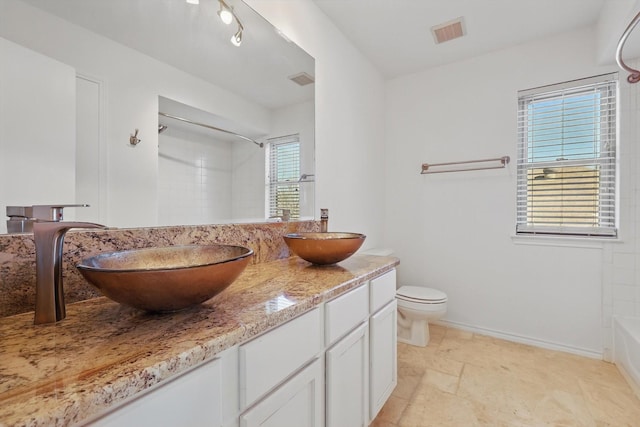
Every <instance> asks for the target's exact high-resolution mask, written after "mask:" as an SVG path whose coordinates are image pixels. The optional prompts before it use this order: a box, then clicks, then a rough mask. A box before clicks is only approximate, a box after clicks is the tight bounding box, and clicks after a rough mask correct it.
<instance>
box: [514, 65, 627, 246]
mask: <svg viewBox="0 0 640 427" xmlns="http://www.w3.org/2000/svg"><path fill="white" fill-rule="evenodd" d="M596 91H599V92H600V93H601V94H602V93H605V94H606V96H605V97H603V96H602V95H601V96H600V107H599V108H598V110H597V113H598V114H597V115H596V116H594V120H593V122H590V123H589V125H590V126H591V128H592V129H594V134H595V133H596V132H595V129H598V130H599V133H598V134H597V136H594V137H593V142H596V141H597V142H598V143H599V144H598V148H597V149H595V148H594V155H593V156H591V157H581V158H577V157H580V156H582V153H580V154H578V155H575V156H576V158H574V159H567V158H564V157H561V158H557V159H555V160H549V159H547V160H544V161H542V160H537V161H536V160H532V158H533V157H535V156H533V155H532V154H531V153H532V150H533V148H532V147H535V140H531V137H530V132H531V128H532V126H531V124H530V121H531V114H532V113H531V112H530V110H529V106H530V105H531V104H534V103H536V102H540V103H542V102H545V101H553V100H559V101H561V102H562V103H563V104H562V105H563V109H562V110H561V112H560V113H557V115H558V117H559V118H560V119H561V120H562V121H561V125H555V126H557V127H552V129H553V130H557V129H562V128H563V127H564V126H565V122H566V121H567V119H568V118H567V116H566V115H565V111H564V101H565V100H568V102H569V103H570V102H571V100H572V98H574V100H575V99H577V98H578V97H579V96H584V95H587V94H589V93H595V92H596ZM603 99H604V101H603ZM618 103H619V87H618V74H617V73H610V74H604V75H600V76H594V77H589V78H585V79H579V80H573V81H570V82H564V83H559V84H555V85H549V86H543V87H539V88H534V89H528V90H524V91H519V92H518V109H517V111H518V118H517V131H518V138H517V140H518V142H517V144H518V147H517V156H518V161H517V179H516V230H515V231H516V235H517V236H535V235H545V236H558V237H562V236H564V237H577V238H582V237H605V238H616V237H617V234H618V218H617V215H618V203H619V185H618V179H617V174H618V171H617V156H618V150H617V144H618V126H617V121H618V110H619V108H618ZM603 106H604V107H606V108H605V109H604V110H602V108H603ZM594 109H595V108H594ZM594 113H595V111H594ZM539 114H542V113H539ZM538 126H541V125H540V124H538ZM542 129H543V130H548V129H544V127H542ZM556 139H558V140H559V141H561V142H559V143H552V144H550V145H547V148H549V147H551V148H560V149H562V150H567V151H568V150H569V149H570V148H571V147H570V146H569V144H570V143H569V142H565V138H564V137H562V138H556ZM580 143H581V142H579V143H578V144H580ZM594 147H595V146H594ZM596 152H597V154H596ZM571 156H572V155H568V156H567V157H571ZM545 167H546V168H551V167H553V168H554V169H555V172H558V170H559V172H560V174H561V175H562V176H563V177H562V178H556V179H558V181H556V183H559V184H561V188H562V189H563V190H562V194H561V195H560V196H558V200H553V201H549V200H548V197H549V196H547V200H541V199H540V200H539V202H542V204H544V202H546V203H547V205H545V206H544V207H541V209H540V210H539V213H538V215H539V216H538V219H537V220H536V219H534V215H535V213H532V211H533V209H534V208H533V206H532V204H533V203H534V201H533V197H534V195H533V191H534V190H533V189H532V187H533V186H534V185H535V184H533V182H534V180H533V179H532V178H531V172H532V171H533V170H534V169H538V170H540V169H543V168H545ZM580 167H583V168H585V170H593V171H594V172H593V174H594V176H592V177H591V178H585V177H584V176H585V175H582V178H581V179H582V181H580V175H578V174H579V173H580V172H582V173H584V172H585V170H583V171H579V170H578V168H580ZM570 168H573V169H570ZM589 168H594V169H589ZM571 173H574V175H571ZM545 175H546V174H545ZM565 175H566V176H568V177H569V178H564V176H565ZM595 176H597V178H595V179H594V177H595ZM571 179H573V181H571ZM589 179H591V180H592V181H589ZM596 180H597V181H596ZM595 182H597V185H598V188H597V192H595V193H594V196H595V198H594V202H593V203H594V205H593V208H592V209H594V211H595V210H597V213H596V214H595V217H594V218H595V220H596V221H594V224H591V225H578V223H580V222H584V223H585V224H586V218H587V217H586V215H585V217H584V219H582V218H581V217H580V215H579V214H578V215H576V214H575V212H576V211H575V210H573V211H572V212H573V213H572V214H567V215H566V216H565V214H564V213H563V211H562V209H565V204H566V205H571V195H570V194H569V193H570V191H578V190H582V191H584V189H585V187H586V188H587V191H588V190H590V189H591V188H590V187H588V186H587V184H593V183H595ZM541 184H542V182H541V183H540V184H539V185H541ZM565 184H566V186H567V190H568V191H566V193H565V190H564V188H565ZM547 185H549V184H547ZM540 190H542V186H540V187H539V188H538V191H539V193H538V194H540ZM582 195H583V194H581V196H582ZM538 197H540V196H538ZM581 201H582V199H581ZM558 203H559V204H560V206H561V207H560V208H558ZM574 203H576V202H574ZM549 206H551V207H549ZM580 207H581V208H584V207H585V206H580ZM588 208H591V207H590V206H589V207H588ZM554 209H556V210H560V213H558V212H556V211H554ZM567 209H568V210H571V208H570V207H569V208H567ZM574 209H575V208H574ZM578 209H580V208H578ZM587 212H588V210H587V211H586V212H585V213H587ZM545 213H546V214H549V213H553V214H554V215H552V216H551V218H559V219H558V221H557V223H553V222H552V221H553V220H552V219H549V220H545V219H541V218H545V215H544V214H545ZM580 213H583V212H580ZM547 218H549V217H548V216H547ZM576 218H578V219H576ZM570 219H573V221H574V222H573V223H571V222H570V221H569V220H570ZM581 219H582V220H581ZM545 221H546V222H545ZM567 223H568V224H567Z"/></svg>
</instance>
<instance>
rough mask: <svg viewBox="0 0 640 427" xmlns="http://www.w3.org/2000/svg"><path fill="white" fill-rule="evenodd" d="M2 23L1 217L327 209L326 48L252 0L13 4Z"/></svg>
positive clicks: (2, 12) (124, 219) (263, 217)
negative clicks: (319, 127)
mask: <svg viewBox="0 0 640 427" xmlns="http://www.w3.org/2000/svg"><path fill="white" fill-rule="evenodd" d="M226 10H228V11H230V12H232V14H231V15H230V19H229V20H230V21H231V22H230V23H229V24H225V23H224V22H222V20H221V19H220V14H221V12H222V11H226ZM0 21H1V23H2V25H0V58H2V66H0V112H2V114H0V153H1V155H0V182H2V184H1V185H0V209H1V213H2V215H4V214H5V208H6V206H31V205H48V204H88V205H90V207H82V208H66V209H65V210H64V217H65V219H66V220H70V219H73V220H83V221H94V222H100V223H104V224H107V225H108V226H112V227H141V226H159V225H160V226H161V225H179V224H208V223H229V222H256V221H257V222H260V221H270V220H279V219H281V217H283V216H286V214H288V215H289V216H290V218H291V219H292V220H296V219H309V218H313V215H314V200H315V195H314V190H315V187H314V185H315V183H314V181H315V164H314V146H315V141H314V87H315V85H314V80H315V77H314V76H315V68H314V67H315V64H314V59H313V58H312V57H311V56H310V55H308V54H307V53H306V52H304V51H303V50H302V49H301V48H300V47H298V46H297V45H295V44H294V43H292V42H291V41H290V40H288V39H287V38H286V36H285V35H283V34H282V33H280V32H279V31H278V30H277V29H276V28H274V27H273V26H272V25H271V24H269V23H268V22H267V21H266V20H265V19H263V18H262V17H261V16H260V15H259V14H257V13H256V12H255V11H254V10H252V9H251V8H250V7H249V6H247V5H246V4H245V3H243V2H242V1H241V0H224V1H221V0H200V1H199V4H193V3H192V2H189V3H188V2H186V1H185V0H114V1H104V0H3V1H2V2H1V3H0ZM232 39H233V40H232ZM238 44H239V45H238ZM5 219H6V218H5ZM6 231H7V229H6V225H5V221H2V222H1V223H0V233H5V232H6Z"/></svg>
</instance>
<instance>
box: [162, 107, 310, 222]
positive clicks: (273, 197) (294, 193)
mask: <svg viewBox="0 0 640 427" xmlns="http://www.w3.org/2000/svg"><path fill="white" fill-rule="evenodd" d="M158 105H159V109H160V111H159V121H158V132H159V134H160V135H159V144H158V200H159V207H160V212H159V218H158V219H159V223H160V224H176V223H178V222H180V223H183V224H202V223H210V222H215V223H227V222H249V221H251V222H255V221H264V219H265V215H267V216H268V218H269V220H278V219H280V220H282V219H283V214H282V210H283V209H288V210H289V218H288V219H293V220H295V219H300V218H304V217H307V218H309V217H311V216H312V215H313V199H314V197H313V180H312V177H311V178H307V179H301V175H302V173H301V172H300V171H301V170H313V162H312V160H313V155H312V153H313V138H312V137H310V136H312V135H313V122H312V121H311V120H309V119H310V118H311V117H313V114H312V108H313V106H312V105H309V104H298V105H295V106H292V107H287V108H286V109H285V110H284V111H281V112H278V111H276V112H275V114H274V119H276V120H275V121H274V123H279V128H278V129H279V132H280V133H277V131H276V133H269V131H266V130H259V129H256V128H251V127H249V126H248V125H247V124H242V125H239V124H235V123H232V122H231V121H229V120H226V119H224V118H222V117H219V116H217V115H214V114H210V113H207V112H204V111H201V110H198V109H196V108H193V107H190V106H187V105H184V104H182V103H179V102H177V101H174V100H170V99H168V98H164V97H160V99H159V102H158ZM305 117H307V118H308V119H307V120H305V119H304V118H305ZM274 129H275V128H274ZM288 132H296V133H295V134H288ZM282 133H285V134H287V135H282V136H280V135H281V134H282ZM286 141H288V142H289V144H285V142H286ZM291 142H295V151H296V153H295V154H296V155H295V156H291V155H290V154H291V147H292V144H291ZM282 147H288V150H286V151H285V152H286V153H287V154H288V155H287V156H286V157H283V156H282V155H281V156H279V157H278V158H274V155H273V153H281V152H282V151H283V150H282ZM307 152H308V153H310V154H307ZM271 177H273V179H274V180H275V179H276V178H278V177H280V181H281V182H279V183H277V184H274V185H272V183H271V181H272V179H271ZM203 195H207V197H202V196H203Z"/></svg>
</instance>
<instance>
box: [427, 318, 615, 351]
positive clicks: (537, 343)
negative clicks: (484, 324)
mask: <svg viewBox="0 0 640 427" xmlns="http://www.w3.org/2000/svg"><path fill="white" fill-rule="evenodd" d="M433 323H435V324H436V325H442V326H446V327H449V328H454V329H462V330H464V331H469V332H473V333H477V334H480V335H487V336H490V337H494V338H500V339H503V340H506V341H513V342H517V343H520V344H527V345H531V346H534V347H540V348H546V349H547V350H556V351H562V352H565V353H571V354H576V355H578V356H584V357H589V358H591V359H598V360H603V357H604V354H603V353H602V352H600V353H598V352H597V351H593V350H587V349H584V348H579V347H572V346H568V345H563V344H558V343H554V342H550V341H544V340H539V339H536V338H530V337H525V336H522V335H515V334H510V333H506V332H501V331H496V330H494V329H488V328H480V327H477V326H472V325H468V324H465V323H462V322H452V321H450V320H439V321H437V322H433Z"/></svg>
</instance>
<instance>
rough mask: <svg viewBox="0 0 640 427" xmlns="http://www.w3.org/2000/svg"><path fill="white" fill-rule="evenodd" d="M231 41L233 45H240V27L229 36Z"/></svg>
mask: <svg viewBox="0 0 640 427" xmlns="http://www.w3.org/2000/svg"><path fill="white" fill-rule="evenodd" d="M231 43H232V44H233V45H234V46H240V45H241V44H242V28H238V31H237V32H236V33H235V34H234V35H233V36H231Z"/></svg>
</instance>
